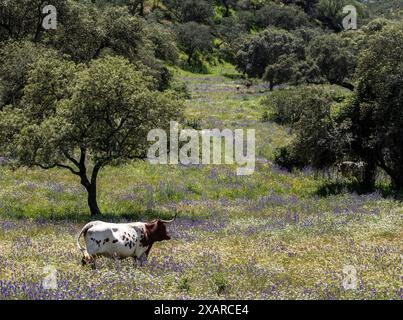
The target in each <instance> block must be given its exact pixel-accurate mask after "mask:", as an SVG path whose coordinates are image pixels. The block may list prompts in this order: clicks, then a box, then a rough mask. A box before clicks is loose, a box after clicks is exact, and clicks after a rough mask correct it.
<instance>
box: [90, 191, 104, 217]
mask: <svg viewBox="0 0 403 320" xmlns="http://www.w3.org/2000/svg"><path fill="white" fill-rule="evenodd" d="M87 192H88V206H89V207H90V212H91V216H97V215H100V214H101V211H100V210H99V207H98V202H97V186H96V185H91V186H90V187H89V188H88V189H87Z"/></svg>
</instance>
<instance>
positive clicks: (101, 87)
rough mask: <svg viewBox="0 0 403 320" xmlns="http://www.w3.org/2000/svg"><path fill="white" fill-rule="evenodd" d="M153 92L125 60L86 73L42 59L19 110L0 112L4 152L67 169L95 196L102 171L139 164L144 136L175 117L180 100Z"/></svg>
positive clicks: (100, 63) (102, 62) (106, 61)
mask: <svg viewBox="0 0 403 320" xmlns="http://www.w3.org/2000/svg"><path fill="white" fill-rule="evenodd" d="M153 87H154V85H153V82H152V80H151V79H150V78H149V77H146V76H144V74H143V73H142V72H141V71H137V70H135V69H134V68H133V66H132V65H131V64H130V63H129V62H128V61H127V60H125V59H123V58H117V57H106V58H102V59H98V60H95V61H93V62H91V63H90V65H89V67H88V68H86V67H84V66H81V65H75V64H74V63H72V62H69V61H65V60H61V59H49V58H46V59H45V58H43V59H39V60H38V61H37V62H36V64H35V66H34V68H33V69H32V70H31V71H30V73H29V77H28V82H27V85H26V87H25V89H24V96H23V98H22V103H21V104H20V105H15V106H13V107H8V108H4V109H3V111H2V112H1V117H0V119H1V120H0V127H1V130H2V132H3V133H4V135H3V137H2V139H1V141H0V145H1V148H2V152H3V153H4V154H5V155H7V156H9V157H10V158H12V159H14V160H16V161H17V162H18V164H19V165H26V166H39V167H41V168H45V169H48V168H53V167H60V168H65V169H68V170H70V171H71V172H72V173H74V174H76V175H78V176H80V178H81V183H82V184H83V186H84V187H86V189H87V191H88V192H89V195H90V196H91V194H92V195H93V196H94V192H96V191H95V190H96V177H97V174H98V171H99V170H100V169H101V168H102V167H104V166H105V165H108V164H114V163H117V162H120V161H124V160H127V159H134V158H144V157H145V155H146V150H147V146H148V143H147V140H146V139H147V134H148V131H149V130H151V129H154V128H162V129H165V128H167V127H168V126H169V121H170V120H174V119H179V118H180V112H181V111H180V110H181V103H180V101H179V100H178V98H177V96H176V95H175V94H174V93H172V92H164V93H160V92H157V91H154V89H153ZM86 161H88V163H87V162H86ZM87 164H91V165H93V170H92V173H91V174H90V177H89V178H88V177H87V168H86V165H87ZM94 189H95V190H94ZM95 195H96V194H95ZM90 207H91V205H90ZM91 211H92V213H94V211H93V208H91ZM96 213H97V212H96Z"/></svg>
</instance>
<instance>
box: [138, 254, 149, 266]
mask: <svg viewBox="0 0 403 320" xmlns="http://www.w3.org/2000/svg"><path fill="white" fill-rule="evenodd" d="M147 258H148V254H147V253H144V254H143V255H142V256H141V257H140V258H138V262H139V265H140V267H142V266H143V265H144V264H145V263H146V262H147Z"/></svg>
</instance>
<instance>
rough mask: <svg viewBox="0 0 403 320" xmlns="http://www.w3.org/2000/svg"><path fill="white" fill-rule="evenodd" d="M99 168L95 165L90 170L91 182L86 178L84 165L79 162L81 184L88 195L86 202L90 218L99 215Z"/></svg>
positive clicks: (99, 166) (99, 165)
mask: <svg viewBox="0 0 403 320" xmlns="http://www.w3.org/2000/svg"><path fill="white" fill-rule="evenodd" d="M101 167H102V165H101V164H96V165H95V166H94V169H93V170H92V174H91V180H89V179H88V177H87V169H86V167H85V165H84V162H81V168H80V177H81V184H82V185H83V186H84V188H85V189H86V190H87V193H88V195H87V200H88V206H89V208H90V212H91V216H96V215H100V214H101V211H100V210H99V207H98V202H97V177H98V173H99V170H100V169H101Z"/></svg>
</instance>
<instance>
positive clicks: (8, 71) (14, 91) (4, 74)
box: [0, 41, 57, 109]
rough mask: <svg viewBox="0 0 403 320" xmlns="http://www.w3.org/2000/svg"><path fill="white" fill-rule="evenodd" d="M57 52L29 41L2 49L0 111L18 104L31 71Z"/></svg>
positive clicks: (10, 43)
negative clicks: (3, 107)
mask: <svg viewBox="0 0 403 320" xmlns="http://www.w3.org/2000/svg"><path fill="white" fill-rule="evenodd" d="M56 55H57V52H55V51H53V50H46V49H45V48H44V47H42V46H40V45H34V44H33V43H32V42H29V41H20V42H17V41H8V42H5V43H3V46H2V47H1V48H0V83H1V87H2V90H1V91H0V102H1V105H0V109H1V107H2V106H4V105H7V104H15V103H17V102H18V101H19V100H20V99H21V97H22V94H23V89H24V86H25V84H26V82H27V77H28V73H29V70H30V68H31V66H32V64H33V63H35V61H37V60H38V59H40V58H42V57H55V56H56Z"/></svg>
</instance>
